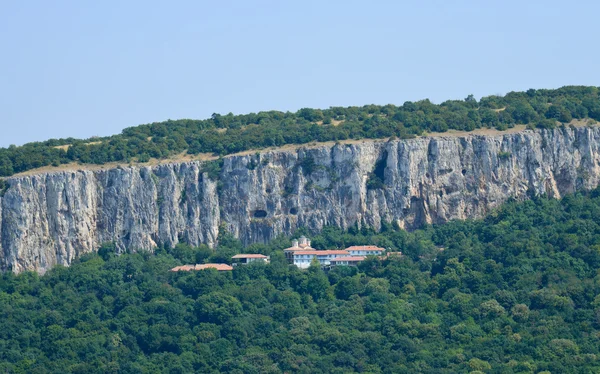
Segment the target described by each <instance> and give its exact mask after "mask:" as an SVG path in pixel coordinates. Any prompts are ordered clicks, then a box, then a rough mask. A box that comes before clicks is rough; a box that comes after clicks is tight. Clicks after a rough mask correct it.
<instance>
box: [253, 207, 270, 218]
mask: <svg viewBox="0 0 600 374" xmlns="http://www.w3.org/2000/svg"><path fill="white" fill-rule="evenodd" d="M252 215H253V216H254V218H265V217H266V216H267V211H266V210H261V209H258V210H255V211H254V213H253V214H252Z"/></svg>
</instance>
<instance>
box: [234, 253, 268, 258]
mask: <svg viewBox="0 0 600 374" xmlns="http://www.w3.org/2000/svg"><path fill="white" fill-rule="evenodd" d="M232 258H267V256H265V255H261V254H254V253H241V254H239V255H235V256H233V257H232Z"/></svg>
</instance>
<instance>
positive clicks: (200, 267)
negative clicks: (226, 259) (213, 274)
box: [171, 264, 233, 271]
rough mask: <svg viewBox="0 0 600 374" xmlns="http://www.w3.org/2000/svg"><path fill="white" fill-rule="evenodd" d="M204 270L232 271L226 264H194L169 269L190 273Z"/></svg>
mask: <svg viewBox="0 0 600 374" xmlns="http://www.w3.org/2000/svg"><path fill="white" fill-rule="evenodd" d="M204 269H217V270H218V271H229V270H233V267H231V266H229V265H227V264H196V265H181V266H176V267H174V268H173V269H171V271H192V270H204Z"/></svg>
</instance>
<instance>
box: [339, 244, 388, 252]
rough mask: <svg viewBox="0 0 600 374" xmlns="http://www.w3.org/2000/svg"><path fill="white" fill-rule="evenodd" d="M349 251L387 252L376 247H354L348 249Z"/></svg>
mask: <svg viewBox="0 0 600 374" xmlns="http://www.w3.org/2000/svg"><path fill="white" fill-rule="evenodd" d="M346 250H347V251H373V252H375V251H381V252H383V251H385V248H379V247H377V246H376V245H353V246H352V247H348V248H346Z"/></svg>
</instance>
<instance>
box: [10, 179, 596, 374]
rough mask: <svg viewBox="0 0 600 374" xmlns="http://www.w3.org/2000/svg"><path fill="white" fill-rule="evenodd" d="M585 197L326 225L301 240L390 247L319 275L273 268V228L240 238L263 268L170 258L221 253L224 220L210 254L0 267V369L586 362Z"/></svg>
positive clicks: (592, 198) (591, 344) (590, 279)
mask: <svg viewBox="0 0 600 374" xmlns="http://www.w3.org/2000/svg"><path fill="white" fill-rule="evenodd" d="M599 196H600V191H598V190H594V191H591V192H589V193H580V194H574V195H567V196H566V197H565V198H563V199H562V200H560V201H559V200H554V199H547V198H540V199H534V200H533V201H526V202H521V203H517V202H514V201H513V202H510V203H508V204H506V205H504V206H503V207H502V208H500V209H498V210H494V211H493V212H492V213H491V214H490V215H489V216H488V217H486V218H485V219H483V220H475V221H474V220H467V221H453V222H450V223H448V224H445V225H439V226H429V227H427V228H426V229H425V230H416V231H415V232H412V233H407V232H405V231H403V230H400V229H399V228H398V227H397V226H395V225H389V224H386V225H384V226H383V227H382V230H381V232H376V231H374V230H371V229H366V228H363V229H358V228H356V227H353V228H351V229H350V230H348V231H346V232H344V231H342V230H340V229H337V228H334V227H327V228H325V229H324V230H323V233H322V234H321V235H318V236H316V237H313V238H312V239H313V240H312V242H313V246H314V247H317V248H320V249H325V248H343V247H344V246H348V245H353V244H360V245H362V244H375V245H378V246H381V247H385V248H390V249H391V250H394V251H398V250H401V251H402V252H403V253H404V256H403V257H400V258H392V259H389V260H385V261H380V260H376V259H374V260H369V261H365V262H363V263H362V264H361V265H360V266H359V267H358V268H353V267H342V268H336V269H334V270H331V271H329V272H328V273H326V272H324V271H322V270H321V269H320V268H311V269H309V270H308V271H301V270H299V269H297V268H295V267H294V266H289V265H287V263H286V261H285V259H284V257H283V254H282V253H281V249H282V248H285V247H287V246H289V245H290V240H289V239H288V238H284V237H279V238H277V239H276V240H274V241H272V242H271V243H270V244H268V245H253V246H251V247H250V248H246V249H245V250H246V251H248V252H255V253H256V252H261V253H265V254H270V255H271V264H269V265H263V264H259V263H257V264H254V265H250V266H240V267H237V268H235V269H234V270H233V272H228V273H217V272H216V271H214V270H204V271H198V272H191V273H186V272H180V273H171V272H169V271H168V269H170V268H171V267H173V266H175V265H179V264H183V263H194V262H204V261H210V262H222V261H227V260H228V259H229V258H230V256H231V255H232V254H234V253H237V252H239V251H240V250H242V244H241V243H240V242H239V241H236V240H235V239H234V238H233V237H232V236H231V235H229V234H224V233H222V234H221V237H220V242H221V243H222V246H221V248H220V250H219V251H217V252H214V251H212V250H210V249H209V248H207V247H206V246H201V247H199V248H191V247H189V246H187V245H181V244H180V245H177V246H176V247H175V248H174V249H160V250H158V251H156V252H155V253H154V254H151V253H149V252H142V253H137V254H124V255H121V256H115V255H114V247H113V246H110V245H107V246H104V247H103V248H102V250H101V251H100V254H95V253H94V254H88V255H84V256H82V257H81V258H80V259H78V260H77V261H76V262H75V263H74V264H73V265H72V266H71V267H69V268H65V267H62V266H58V267H56V268H54V269H52V270H51V271H49V272H48V273H46V274H45V275H44V276H41V277H40V276H38V275H37V274H36V273H31V272H25V273H23V274H20V275H14V274H12V273H5V274H3V275H2V276H1V277H0V317H1V318H0V371H1V372H8V373H106V372H122V373H190V372H202V373H217V372H228V373H240V374H241V373H257V374H258V373H296V372H297V373H354V372H363V373H364V372H368V373H431V374H434V373H435V374H438V373H468V372H470V373H575V374H577V373H581V374H583V373H596V372H598V371H599V370H600V318H599V316H600V296H599V295H600V278H599V274H600V226H599V225H598V222H599V218H600V197H599ZM301 233H306V231H304V230H301V231H300V232H298V233H297V234H298V235H299V234H301ZM442 249H443V250H442Z"/></svg>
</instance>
